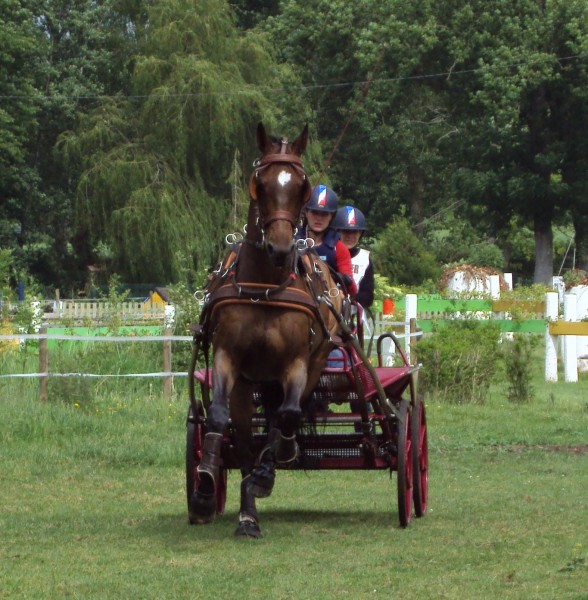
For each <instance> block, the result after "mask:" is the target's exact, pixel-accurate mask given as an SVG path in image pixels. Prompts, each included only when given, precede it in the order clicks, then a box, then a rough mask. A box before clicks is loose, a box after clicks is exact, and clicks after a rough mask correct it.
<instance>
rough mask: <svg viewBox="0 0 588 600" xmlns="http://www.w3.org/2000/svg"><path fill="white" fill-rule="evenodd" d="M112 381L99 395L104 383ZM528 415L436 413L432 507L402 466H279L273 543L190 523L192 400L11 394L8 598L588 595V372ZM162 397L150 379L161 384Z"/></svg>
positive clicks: (21, 388) (513, 408) (500, 410)
mask: <svg viewBox="0 0 588 600" xmlns="http://www.w3.org/2000/svg"><path fill="white" fill-rule="evenodd" d="M96 385H99V384H96ZM535 385H536V389H537V392H536V399H535V400H534V401H533V403H531V404H528V405H513V404H510V403H509V402H508V401H507V400H506V399H505V398H506V396H505V393H504V389H503V386H496V387H495V388H494V389H493V390H492V393H491V394H490V398H489V400H488V402H487V403H486V404H484V405H472V406H455V405H436V404H429V405H427V410H428V425H429V445H430V498H429V511H428V513H427V515H426V516H425V517H424V518H422V519H413V521H412V522H411V524H410V526H409V527H408V528H407V529H400V528H399V527H398V515H397V505H396V485H395V479H394V478H392V479H390V477H389V476H388V474H387V473H385V472H360V471H354V472H327V471H322V472H308V473H303V472H279V473H278V478H277V482H276V487H275V490H274V494H273V495H272V497H271V498H268V499H266V500H261V501H260V502H259V507H260V516H261V520H262V522H261V525H262V530H263V533H264V537H263V538H262V539H261V540H258V541H249V540H239V539H234V538H233V530H234V528H235V525H236V515H237V509H238V482H239V477H238V474H237V473H231V475H230V476H229V497H228V502H227V509H226V512H225V514H224V515H223V516H221V517H220V518H218V519H217V520H216V521H215V523H213V524H211V525H208V526H200V527H196V526H190V525H188V522H187V512H186V505H185V492H184V483H185V480H184V462H183V461H184V435H185V426H184V418H185V412H186V408H187V400H186V395H185V394H184V393H183V391H181V390H180V391H179V393H178V394H177V396H176V397H174V400H173V401H172V402H170V403H166V402H164V401H163V400H162V399H161V396H160V395H159V393H158V391H157V387H156V386H155V387H151V388H150V389H151V391H150V392H148V391H147V390H146V391H145V393H144V394H142V395H134V396H132V397H129V396H126V395H116V393H109V394H108V395H106V396H103V395H100V394H96V396H95V397H93V399H92V401H91V402H88V403H86V404H83V403H82V404H80V403H79V402H75V403H68V402H63V401H51V402H48V403H45V404H43V405H40V404H39V402H38V401H37V400H36V389H37V387H36V383H35V382H33V381H26V382H23V381H16V382H15V381H13V380H11V383H8V382H6V381H3V382H2V385H1V387H0V397H1V400H0V448H1V458H2V462H1V471H0V473H1V478H0V479H1V485H0V598H11V599H12V598H23V599H25V598H26V599H29V598H30V599H33V598H35V599H38V598H43V599H45V598H50V599H52V598H81V599H82V598H83V599H102V598H104V599H111V598H112V599H114V598H117V599H118V598H135V599H156V598H157V599H162V598H165V599H168V598H170V599H171V598H195V599H199V598H204V597H210V598H219V599H239V600H243V599H249V598H260V599H261V598H272V599H273V598H276V599H293V600H294V599H311V598H312V599H323V598H324V599H335V598H337V599H338V598H401V599H415V598H416V599H420V598H423V599H429V598H455V599H457V598H460V599H463V598H466V599H469V598H482V599H485V598H520V599H525V600H527V599H551V598H558V599H574V600H585V599H587V598H588V526H587V523H588V500H587V494H586V490H588V453H587V448H588V433H587V432H588V378H587V377H586V375H583V376H581V380H580V382H579V383H577V384H565V383H557V384H550V385H547V384H545V383H543V382H542V381H541V373H540V365H538V366H537V376H536V381H535ZM145 386H147V384H145Z"/></svg>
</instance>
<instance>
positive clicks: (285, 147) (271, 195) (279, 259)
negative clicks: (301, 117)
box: [247, 123, 311, 266]
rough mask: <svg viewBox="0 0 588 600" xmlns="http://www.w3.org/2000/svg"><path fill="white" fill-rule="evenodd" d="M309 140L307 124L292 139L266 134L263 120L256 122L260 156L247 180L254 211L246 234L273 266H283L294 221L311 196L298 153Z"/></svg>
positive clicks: (289, 250)
mask: <svg viewBox="0 0 588 600" xmlns="http://www.w3.org/2000/svg"><path fill="white" fill-rule="evenodd" d="M307 142H308V125H306V126H305V127H304V129H303V130H302V132H301V133H300V135H299V136H298V137H297V138H296V139H295V140H294V141H293V142H291V143H289V142H288V140H287V138H281V139H278V138H275V137H273V136H269V135H268V134H267V133H266V131H265V127H264V126H263V123H259V125H258V126H257V146H258V148H259V150H260V151H261V157H260V158H259V159H258V160H256V161H255V163H254V165H253V166H254V168H255V171H254V172H253V175H252V176H251V181H250V183H249V195H250V197H251V203H252V207H253V208H254V210H253V211H252V210H251V209H250V221H251V220H252V219H251V215H252V214H254V215H256V218H255V219H254V220H253V222H249V223H248V224H247V235H248V237H250V239H252V240H253V241H255V242H256V243H257V244H261V246H263V247H264V248H265V250H266V251H267V253H268V255H269V258H270V260H271V261H272V263H273V264H274V265H275V266H283V265H284V264H285V262H286V259H287V258H288V257H289V256H292V253H293V251H294V246H295V241H294V236H295V234H296V227H297V223H298V221H299V220H300V214H301V211H302V208H303V207H304V205H305V204H306V202H307V201H308V198H309V196H310V191H311V188H310V183H309V181H308V177H307V176H306V173H305V172H304V166H303V165H302V160H301V159H300V156H301V155H302V153H303V152H304V150H305V149H306V144H307Z"/></svg>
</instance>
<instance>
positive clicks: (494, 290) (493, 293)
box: [490, 275, 500, 300]
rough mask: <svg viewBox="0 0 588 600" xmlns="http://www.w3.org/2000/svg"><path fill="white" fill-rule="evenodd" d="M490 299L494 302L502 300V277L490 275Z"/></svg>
mask: <svg viewBox="0 0 588 600" xmlns="http://www.w3.org/2000/svg"><path fill="white" fill-rule="evenodd" d="M490 297H491V298H492V300H498V298H500V275H490Z"/></svg>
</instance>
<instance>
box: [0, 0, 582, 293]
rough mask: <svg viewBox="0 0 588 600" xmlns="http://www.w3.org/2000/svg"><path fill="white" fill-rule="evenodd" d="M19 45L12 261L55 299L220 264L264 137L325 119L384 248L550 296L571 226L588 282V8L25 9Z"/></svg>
mask: <svg viewBox="0 0 588 600" xmlns="http://www.w3.org/2000/svg"><path fill="white" fill-rule="evenodd" d="M0 38H1V39H2V41H3V45H2V48H0V97H1V100H2V101H1V103H0V181H1V182H2V186H1V190H0V247H2V248H11V249H12V250H13V262H14V270H15V272H18V273H23V274H24V273H27V274H31V275H33V276H35V277H36V278H37V279H38V280H39V281H40V283H41V284H43V285H52V286H55V287H60V288H62V289H79V288H80V287H81V283H82V279H84V278H85V277H86V274H87V266H88V265H92V264H96V263H98V264H103V263H105V264H107V266H108V268H109V269H110V272H117V273H120V274H121V275H122V276H123V277H124V279H125V280H127V281H137V282H139V281H142V282H158V283H161V284H162V285H165V284H168V283H172V282H178V281H179V280H180V272H181V265H179V263H178V262H177V256H178V255H179V254H183V255H186V256H188V257H189V259H190V260H191V262H192V267H193V269H196V270H199V269H201V268H204V267H206V266H208V264H210V262H211V261H212V260H214V258H216V255H217V253H218V250H219V246H220V245H221V244H222V238H223V237H224V236H223V233H224V232H225V228H226V227H227V226H228V223H229V222H232V220H233V218H234V217H233V215H234V213H235V208H236V207H235V204H239V202H240V201H241V199H242V198H244V197H246V189H247V177H248V175H249V172H250V164H251V161H252V159H253V158H254V156H255V153H256V149H255V145H254V128H255V125H256V123H257V121H259V120H260V119H263V120H264V121H266V122H267V125H268V126H269V128H270V129H272V130H273V131H274V133H276V134H279V135H282V134H284V135H286V134H287V135H292V132H297V131H298V130H299V128H300V125H301V122H304V121H308V122H309V124H310V130H311V144H310V147H309V149H308V152H307V153H306V155H305V164H306V168H307V172H308V175H309V177H310V178H311V180H312V182H313V183H316V181H317V180H318V178H319V175H320V176H322V177H323V178H326V179H328V180H329V181H330V182H331V184H332V185H333V186H334V187H335V189H337V191H338V192H340V196H341V198H342V199H350V200H353V203H354V204H355V205H357V206H358V207H359V208H361V209H362V210H363V211H364V213H365V214H366V216H367V218H368V221H369V222H370V228H371V231H372V233H373V234H374V235H376V236H378V235H379V234H380V233H382V232H384V230H385V229H386V226H387V224H388V223H390V221H391V220H392V219H393V217H398V216H400V217H402V218H406V219H407V220H408V221H409V223H410V226H411V229H412V230H413V231H414V232H415V234H416V236H417V238H418V239H419V240H422V241H423V242H424V243H425V245H426V247H427V249H428V250H429V252H431V253H432V254H433V255H434V256H435V258H436V260H437V261H438V262H440V263H441V264H446V263H449V262H453V261H457V260H466V261H468V262H475V263H476V264H492V265H493V266H498V263H499V262H500V257H499V253H498V251H497V250H496V247H498V248H499V249H500V250H501V251H502V253H503V256H504V264H505V268H506V269H508V270H510V271H513V272H514V273H515V274H517V275H518V276H519V279H523V278H524V279H525V280H528V279H530V277H531V276H532V277H533V278H534V280H535V281H537V282H539V281H543V282H545V283H549V281H550V278H551V274H552V272H553V262H554V259H555V260H556V261H558V262H559V259H560V258H561V257H562V256H563V255H564V253H565V252H566V251H567V247H568V240H566V242H565V243H564V244H563V246H562V243H561V242H562V240H561V239H558V238H557V236H554V234H553V228H554V226H557V227H558V228H559V227H563V228H564V229H565V230H566V231H572V230H573V234H574V242H575V250H576V256H575V264H576V265H577V266H579V267H580V268H582V269H584V270H586V269H588V217H587V216H586V215H588V204H587V203H588V169H587V168H586V156H587V155H588V120H587V119H586V114H588V110H587V106H588V93H587V91H586V90H587V89H588V85H586V83H587V81H588V67H587V63H586V61H585V60H584V58H583V57H585V55H586V51H587V48H588V5H587V4H586V2H584V1H583V0H567V1H565V2H564V1H562V0H558V1H554V2H548V3H545V2H543V3H539V2H536V0H521V1H520V2H516V3H513V2H512V1H511V0H496V2H492V3H488V2H487V1H485V0H472V1H471V2H457V3H449V4H448V3H433V2H428V1H427V2H423V3H418V4H415V3H414V2H411V1H409V0H397V1H395V2H381V1H379V0H358V1H357V2H352V3H350V2H342V1H341V0H317V1H316V2H314V3H311V4H309V5H306V4H301V3H300V2H298V1H297V0H283V1H282V2H279V3H269V4H268V3H267V2H265V3H264V2H261V1H260V0H232V1H228V0H169V1H167V2H163V1H161V0H155V1H153V2H147V1H146V0H132V1H125V2H112V1H111V0H107V1H103V2H90V3H88V2H84V1H82V0H73V1H68V2H66V1H64V0H51V1H50V2H31V1H29V0H26V1H25V0H8V1H7V2H4V3H3V4H2V9H1V14H0ZM341 48H345V49H346V50H347V51H346V52H343V53H342V52H341V51H340V50H341ZM278 126H279V131H277V130H276V129H277V128H278ZM235 159H236V161H235ZM241 204H242V203H241ZM236 212H237V213H238V212H239V208H237V210H236ZM231 226H233V225H231ZM409 247H410V248H411V249H412V248H413V246H412V245H411V246H409ZM428 262H429V259H427V260H426V261H425V263H428ZM416 266H418V265H416ZM429 266H430V265H428V264H427V268H426V269H425V270H426V271H429V270H430V269H429ZM413 267H414V265H412V266H411V269H412V268H413ZM402 271H403V272H404V273H406V269H402ZM383 274H384V275H386V276H391V275H392V272H388V273H386V272H384V271H383ZM416 274H417V276H416V277H409V279H419V280H423V275H422V274H419V273H418V272H416ZM427 278H428V276H424V279H427ZM404 279H406V277H405V276H404V275H403V280H404ZM392 280H393V281H397V280H396V279H394V278H392ZM398 281H400V280H398ZM14 284H15V281H14V280H11V285H13V286H14Z"/></svg>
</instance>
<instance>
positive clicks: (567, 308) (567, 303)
mask: <svg viewBox="0 0 588 600" xmlns="http://www.w3.org/2000/svg"><path fill="white" fill-rule="evenodd" d="M576 300H577V297H576V294H565V296H564V321H575V320H576V304H577V302H576ZM564 378H565V381H569V382H571V383H576V382H577V381H578V352H577V348H576V336H575V335H564Z"/></svg>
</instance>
